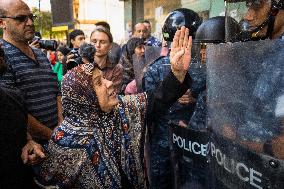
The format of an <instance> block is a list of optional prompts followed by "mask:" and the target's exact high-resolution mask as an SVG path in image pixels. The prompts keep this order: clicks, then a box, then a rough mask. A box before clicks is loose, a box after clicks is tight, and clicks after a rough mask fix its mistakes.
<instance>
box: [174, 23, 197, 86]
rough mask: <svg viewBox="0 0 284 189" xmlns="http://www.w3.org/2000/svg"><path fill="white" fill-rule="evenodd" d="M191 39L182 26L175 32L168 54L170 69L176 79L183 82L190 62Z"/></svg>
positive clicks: (187, 31)
mask: <svg viewBox="0 0 284 189" xmlns="http://www.w3.org/2000/svg"><path fill="white" fill-rule="evenodd" d="M191 47H192V37H191V36H189V30H188V29H187V28H185V27H184V26H182V27H181V29H180V30H177V31H176V33H175V36H174V39H173V43H172V46H171V52H170V62H171V69H172V72H173V74H174V75H175V76H176V78H177V79H178V80H179V81H180V82H183V80H184V78H185V75H186V72H187V70H188V68H189V65H190V61H191Z"/></svg>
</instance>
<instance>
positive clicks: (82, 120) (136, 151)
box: [39, 64, 147, 188]
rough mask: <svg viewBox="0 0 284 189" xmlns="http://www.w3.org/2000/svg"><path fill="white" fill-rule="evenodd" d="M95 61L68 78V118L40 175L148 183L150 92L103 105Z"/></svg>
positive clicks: (110, 183)
mask: <svg viewBox="0 0 284 189" xmlns="http://www.w3.org/2000/svg"><path fill="white" fill-rule="evenodd" d="M93 68H94V66H93V64H85V65H81V66H78V67H76V68H75V69H73V70H71V71H69V72H68V73H67V74H66V76H65V77H64V79H63V83H62V105H63V111H64V116H65V119H64V121H63V123H62V124H61V125H60V126H59V127H58V128H57V129H56V130H55V131H54V133H53V135H52V138H51V140H50V142H49V146H48V157H47V159H46V160H45V161H44V162H43V164H42V166H41V171H40V178H39V181H40V183H41V184H43V185H56V186H58V187H60V188H121V187H122V186H123V183H122V182H121V179H122V175H124V176H125V177H127V178H128V180H129V182H130V184H131V185H132V186H133V188H145V185H144V184H145V182H144V170H143V163H142V162H143V160H142V159H143V147H144V146H143V143H144V130H145V128H144V119H145V114H146V105H147V104H146V94H145V93H141V94H139V95H131V96H119V101H120V102H119V104H118V105H117V106H116V108H115V109H114V110H113V111H112V112H111V113H104V112H102V111H101V109H100V107H99V103H98V99H97V96H96V93H95V92H94V90H93V87H92V70H93Z"/></svg>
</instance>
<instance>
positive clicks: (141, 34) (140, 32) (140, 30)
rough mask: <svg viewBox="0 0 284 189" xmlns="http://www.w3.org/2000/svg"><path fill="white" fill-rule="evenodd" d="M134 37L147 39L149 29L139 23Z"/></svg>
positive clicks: (135, 27)
mask: <svg viewBox="0 0 284 189" xmlns="http://www.w3.org/2000/svg"><path fill="white" fill-rule="evenodd" d="M133 37H138V38H143V39H146V37H147V28H146V26H145V25H144V24H143V23H138V24H136V25H135V26H134V33H133Z"/></svg>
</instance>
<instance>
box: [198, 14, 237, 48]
mask: <svg viewBox="0 0 284 189" xmlns="http://www.w3.org/2000/svg"><path fill="white" fill-rule="evenodd" d="M239 34H240V27H239V24H238V22H237V21H236V20H235V19H233V18H232V17H227V18H226V17H225V16H217V17H212V18H209V19H208V20H206V21H205V22H203V23H202V24H201V25H200V26H199V28H198V29H197V31H196V35H195V39H194V43H224V42H236V41H238V36H239Z"/></svg>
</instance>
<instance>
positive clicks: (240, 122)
mask: <svg viewBox="0 0 284 189" xmlns="http://www.w3.org/2000/svg"><path fill="white" fill-rule="evenodd" d="M283 54H284V41H283V40H273V41H271V40H266V41H258V42H246V43H233V44H230V43H227V44H220V45H209V47H208V53H207V57H208V59H207V60H208V61H207V90H208V91H207V92H208V99H207V105H208V119H207V127H208V128H210V129H211V131H212V134H211V143H210V146H209V148H210V152H209V156H211V157H210V159H211V162H210V166H211V167H210V170H211V171H213V175H214V176H215V177H216V183H215V184H218V185H223V187H224V188H258V189H260V188H284V161H283V154H282V152H281V150H280V151H278V150H277V148H275V147H274V146H273V143H272V142H271V141H273V140H275V139H276V138H277V137H281V136H283V135H284V133H283V118H284V108H283V105H284V104H283V103H284V65H283V62H284V56H283ZM280 141H281V140H280ZM282 141H283V140H282ZM282 147H283V145H282Z"/></svg>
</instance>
